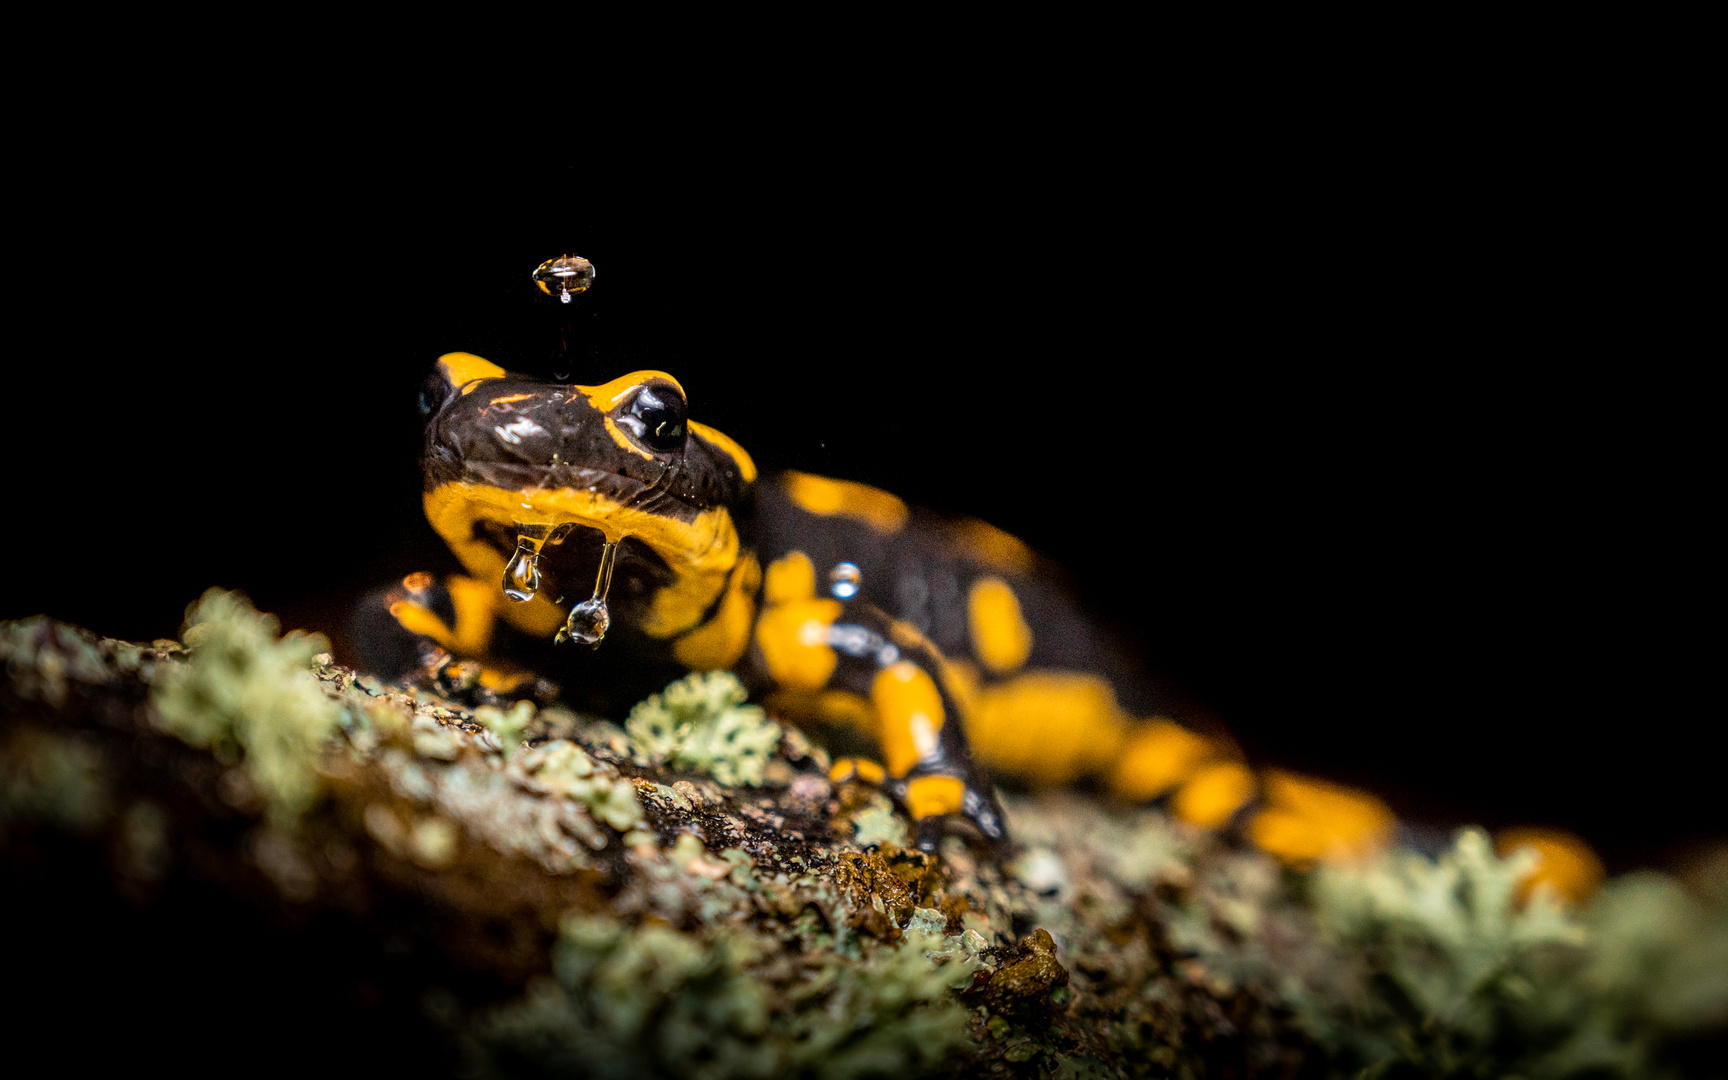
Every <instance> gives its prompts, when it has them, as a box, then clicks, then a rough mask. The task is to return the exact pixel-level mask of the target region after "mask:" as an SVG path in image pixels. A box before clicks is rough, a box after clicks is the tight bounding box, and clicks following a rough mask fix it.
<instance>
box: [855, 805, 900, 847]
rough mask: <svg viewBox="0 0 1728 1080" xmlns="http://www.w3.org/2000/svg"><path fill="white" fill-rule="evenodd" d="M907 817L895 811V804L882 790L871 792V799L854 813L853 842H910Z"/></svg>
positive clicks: (865, 845)
mask: <svg viewBox="0 0 1728 1080" xmlns="http://www.w3.org/2000/svg"><path fill="white" fill-rule="evenodd" d="M907 837H908V832H907V829H906V819H905V818H903V817H901V816H900V815H899V814H897V813H895V812H894V804H893V803H892V802H890V801H889V799H888V796H886V795H883V794H882V793H881V792H871V793H870V797H869V801H868V802H866V803H865V804H864V806H862V807H860V808H859V809H858V810H857V811H855V812H854V813H853V814H852V842H853V843H854V844H857V845H858V846H859V847H869V846H871V845H872V844H877V845H880V844H893V845H894V846H895V847H902V848H903V847H906V846H907V844H908V839H907Z"/></svg>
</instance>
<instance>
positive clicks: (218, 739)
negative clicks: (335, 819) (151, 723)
mask: <svg viewBox="0 0 1728 1080" xmlns="http://www.w3.org/2000/svg"><path fill="white" fill-rule="evenodd" d="M279 629H280V624H279V623H278V622H277V621H276V618H275V616H273V615H263V614H260V613H259V612H257V611H256V610H254V609H253V607H252V605H251V603H250V602H249V601H247V599H246V598H245V597H244V596H242V595H241V594H239V593H229V592H223V591H221V590H219V589H211V590H210V591H209V592H206V593H205V594H204V596H203V598H202V599H200V600H199V601H198V602H197V603H195V604H193V605H192V606H191V607H190V608H189V609H188V610H187V614H186V630H185V634H184V639H185V642H186V644H187V646H188V647H189V648H190V649H191V651H192V653H191V658H190V660H189V661H188V662H187V663H185V664H183V665H177V666H175V667H171V668H169V669H167V670H166V671H163V672H162V673H161V674H160V675H159V677H158V678H157V680H156V683H155V685H154V687H153V688H152V690H151V695H150V698H151V703H152V704H153V705H154V706H155V709H156V717H157V723H158V724H159V725H160V726H161V727H162V728H163V729H164V730H166V731H168V732H171V733H172V734H174V735H176V736H178V737H179V738H180V739H181V740H183V741H185V742H187V743H189V744H191V745H192V746H196V747H199V748H210V749H212V750H214V751H215V752H216V754H217V756H218V757H224V756H229V755H234V754H236V753H240V754H243V755H244V762H245V768H246V771H247V773H248V774H249V775H250V776H251V778H252V781H253V783H255V784H256V785H257V786H258V790H259V791H260V792H261V793H262V794H263V796H264V798H265V804H266V813H267V814H268V816H269V817H270V818H271V820H272V821H274V822H276V823H277V824H279V825H284V826H287V825H292V824H293V823H294V822H295V821H297V820H298V819H299V817H300V815H301V814H302V813H303V812H304V811H305V810H306V808H307V807H309V806H310V805H311V804H312V801H313V799H314V798H316V797H317V794H318V789H319V780H318V759H319V755H320V754H321V753H322V751H323V747H324V742H325V740H326V739H327V738H328V737H329V735H330V734H331V733H332V732H333V731H334V730H335V729H336V727H337V724H338V719H339V717H338V714H339V711H340V710H339V708H338V706H337V705H336V703H335V702H334V701H332V700H331V699H330V698H328V697H326V696H325V694H324V692H323V691H322V690H321V689H320V688H319V685H318V682H317V680H316V679H314V678H313V677H312V674H311V667H312V662H313V657H314V656H316V655H317V654H318V653H321V652H323V651H325V650H326V649H328V648H329V647H330V646H329V643H328V642H327V641H325V639H324V637H323V636H322V635H320V634H306V633H302V632H300V631H293V632H290V633H289V634H288V635H287V636H286V637H282V638H278V637H277V636H276V634H277V631H278V630H279Z"/></svg>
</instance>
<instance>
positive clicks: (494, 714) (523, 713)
mask: <svg viewBox="0 0 1728 1080" xmlns="http://www.w3.org/2000/svg"><path fill="white" fill-rule="evenodd" d="M534 711H535V710H534V703H533V702H532V701H518V702H517V703H516V704H515V705H513V706H511V708H510V711H509V712H505V711H504V710H503V709H500V708H498V707H497V706H496V705H482V706H480V707H479V708H478V709H475V710H474V720H475V722H476V723H478V724H479V725H480V726H481V727H483V728H485V729H486V730H487V731H490V732H491V733H492V735H493V736H494V737H495V738H496V739H497V740H498V748H499V750H500V751H502V753H503V754H504V756H505V757H510V756H511V755H513V754H515V753H516V752H517V750H519V749H520V748H521V745H522V733H523V731H524V730H525V729H526V728H527V727H528V725H529V724H530V723H532V722H533V720H534Z"/></svg>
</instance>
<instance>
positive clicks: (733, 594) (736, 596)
mask: <svg viewBox="0 0 1728 1080" xmlns="http://www.w3.org/2000/svg"><path fill="white" fill-rule="evenodd" d="M761 584H762V568H761V567H760V566H759V565H758V564H757V562H756V556H754V555H752V554H750V553H748V552H746V553H745V555H744V557H743V558H742V559H739V560H738V568H737V569H736V570H734V571H733V572H732V581H731V583H730V584H729V585H728V586H727V589H726V595H725V596H723V597H721V598H720V608H719V610H717V611H715V612H714V617H713V618H712V619H709V620H708V621H707V622H705V623H703V624H702V625H701V626H698V627H697V628H696V629H694V630H692V631H690V632H689V633H688V634H685V635H684V636H683V637H681V638H679V639H678V640H677V641H676V642H674V643H673V644H672V655H673V657H674V658H676V659H677V661H678V662H679V663H680V664H683V665H684V666H685V667H687V668H690V669H692V670H695V671H718V670H720V669H721V668H729V667H731V666H732V665H733V664H736V663H737V662H738V658H739V657H740V656H743V655H744V647H745V646H746V645H748V644H750V624H751V623H752V622H753V621H754V620H755V618H756V601H755V600H754V599H753V597H754V596H755V595H756V589H757V587H758V586H760V585H761Z"/></svg>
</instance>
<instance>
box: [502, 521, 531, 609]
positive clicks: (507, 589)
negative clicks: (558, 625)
mask: <svg viewBox="0 0 1728 1080" xmlns="http://www.w3.org/2000/svg"><path fill="white" fill-rule="evenodd" d="M539 591H540V542H539V541H538V540H533V539H530V538H529V537H526V536H519V537H517V538H516V551H515V553H514V554H512V555H511V556H510V561H509V562H508V563H505V564H504V595H505V596H508V597H509V598H510V599H512V600H514V601H516V602H517V603H519V604H520V603H522V602H523V601H526V600H532V599H534V594H535V593H537V592H539Z"/></svg>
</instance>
